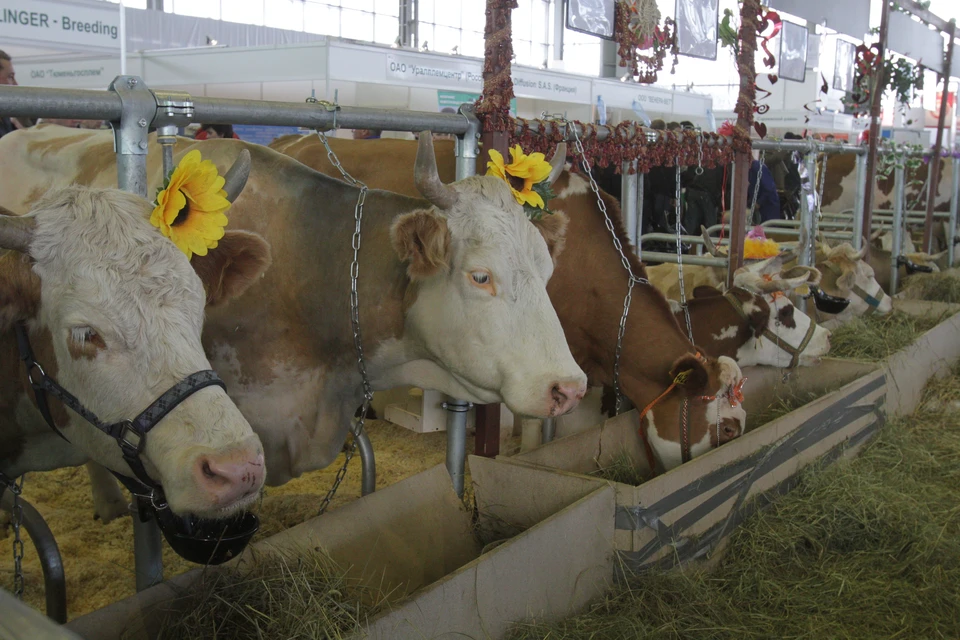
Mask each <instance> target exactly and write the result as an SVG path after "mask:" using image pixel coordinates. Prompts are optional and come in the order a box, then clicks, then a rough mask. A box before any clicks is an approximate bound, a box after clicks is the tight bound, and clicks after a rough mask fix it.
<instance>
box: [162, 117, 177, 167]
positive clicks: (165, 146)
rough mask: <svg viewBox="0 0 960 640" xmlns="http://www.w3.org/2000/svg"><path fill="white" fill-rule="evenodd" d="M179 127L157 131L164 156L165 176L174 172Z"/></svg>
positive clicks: (165, 127) (171, 126)
mask: <svg viewBox="0 0 960 640" xmlns="http://www.w3.org/2000/svg"><path fill="white" fill-rule="evenodd" d="M176 136H177V127H176V126H175V125H167V126H164V127H160V128H159V129H157V142H158V143H159V144H160V152H161V153H162V154H163V175H164V177H166V176H168V175H170V172H171V171H173V147H174V145H175V144H176V142H177V137H176Z"/></svg>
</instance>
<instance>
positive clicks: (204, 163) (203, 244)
mask: <svg viewBox="0 0 960 640" xmlns="http://www.w3.org/2000/svg"><path fill="white" fill-rule="evenodd" d="M224 182H225V181H224V178H223V176H221V175H220V174H219V173H218V172H217V167H216V165H215V164H213V162H212V161H210V160H202V159H201V157H200V152H199V151H197V150H196V149H194V150H193V151H191V152H189V153H187V154H186V155H185V156H183V158H182V159H181V160H180V163H179V164H178V165H177V166H176V168H175V169H174V170H173V171H172V172H171V173H170V175H169V176H167V179H166V182H165V183H164V185H163V187H161V188H160V189H159V190H158V191H157V200H156V207H155V208H154V210H153V212H152V213H151V214H150V223H151V224H153V226H155V227H157V228H158V229H160V233H162V234H163V235H164V236H166V237H167V238H170V239H171V240H172V241H173V243H174V244H175V245H177V248H178V249H180V250H181V251H183V252H184V253H185V254H186V256H187V258H191V257H193V254H197V255H198V256H205V255H207V250H208V249H215V248H216V247H217V244H218V242H219V240H220V238H222V237H223V228H224V227H226V226H227V216H226V215H225V214H226V211H227V209H229V208H230V201H229V200H227V192H226V191H224V190H223V185H224Z"/></svg>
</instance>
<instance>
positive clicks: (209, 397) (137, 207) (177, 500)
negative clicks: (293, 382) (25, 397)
mask: <svg viewBox="0 0 960 640" xmlns="http://www.w3.org/2000/svg"><path fill="white" fill-rule="evenodd" d="M150 211H151V206H150V205H149V203H147V201H146V200H144V199H143V198H139V197H137V196H134V195H131V194H127V193H124V192H121V191H117V190H115V189H112V190H104V189H87V188H83V187H69V188H67V189H63V190H60V191H57V192H53V193H51V194H48V195H47V196H45V197H44V198H43V199H42V200H41V201H40V202H39V203H38V204H37V205H36V207H35V209H34V211H33V214H34V216H35V219H36V221H37V224H36V230H35V232H34V235H33V240H32V243H31V245H30V255H31V257H32V258H33V259H34V265H33V271H34V272H35V273H36V274H37V275H38V276H39V277H40V280H41V301H40V313H39V317H38V318H36V319H35V325H34V326H36V325H39V326H41V327H43V328H45V329H48V330H49V332H50V335H51V338H52V343H53V348H54V353H55V354H56V366H57V381H58V382H59V383H60V384H61V385H62V386H63V387H65V388H66V389H68V390H69V391H70V392H71V393H72V394H73V395H75V396H76V397H77V398H78V399H79V400H80V402H81V403H82V404H83V405H84V406H85V407H86V408H87V409H89V410H90V411H92V412H93V413H95V414H96V415H97V416H98V417H99V418H100V420H101V421H102V422H105V423H107V424H111V423H115V422H119V421H121V420H124V419H131V418H134V417H135V416H137V415H138V414H139V413H140V412H141V411H143V409H144V408H145V407H147V406H149V405H150V404H152V403H153V402H154V401H155V400H156V399H157V398H159V397H160V396H161V395H162V394H163V393H164V392H166V391H167V390H168V389H170V388H171V387H172V386H173V385H174V384H176V383H177V382H179V381H180V380H182V379H183V378H185V377H186V376H188V375H190V374H192V373H194V372H197V371H201V370H205V369H210V368H211V367H210V363H209V362H208V361H207V359H206V357H205V356H204V352H203V348H202V346H201V343H200V332H201V327H202V325H203V318H204V305H205V301H206V296H205V294H204V289H203V283H202V282H201V281H200V278H199V277H198V276H197V274H196V272H195V271H194V270H193V268H192V267H191V266H190V263H189V261H188V260H187V258H186V256H184V255H183V254H182V253H181V252H180V251H179V250H178V249H177V248H176V247H175V245H174V244H173V243H172V242H170V241H169V240H168V239H166V238H164V237H163V236H162V235H161V234H160V233H159V232H158V231H157V230H156V229H155V228H154V227H153V226H152V225H151V224H150V222H149V214H150ZM94 336H95V337H96V340H94ZM84 345H85V346H86V351H84V355H82V356H80V357H76V349H77V348H82V347H84ZM66 433H67V435H68V437H69V438H70V441H71V442H72V443H73V444H74V445H75V446H76V447H77V448H78V449H80V450H82V451H83V452H84V453H85V454H86V455H88V456H89V457H90V458H92V459H93V460H94V461H96V462H98V463H100V464H103V465H104V466H106V467H108V468H111V469H113V470H115V471H118V472H120V473H124V474H130V473H131V471H130V470H129V467H128V466H127V464H126V463H125V462H124V461H123V459H122V457H121V452H120V448H119V447H118V446H117V443H116V441H115V440H114V439H113V438H111V437H109V436H107V435H106V434H103V433H101V432H100V431H98V430H97V429H96V428H95V427H93V426H92V425H90V424H88V423H87V422H86V421H84V420H83V419H81V418H79V417H78V416H76V415H75V414H71V423H70V426H69V427H67V432H66ZM141 459H142V460H143V462H144V465H145V467H146V470H147V472H148V473H149V474H150V476H151V477H152V478H153V479H155V480H157V481H159V482H160V483H161V484H162V485H163V488H164V491H165V493H166V496H167V499H168V502H169V504H170V507H171V509H172V510H173V511H174V512H175V513H193V514H197V515H200V516H213V515H226V513H228V512H230V511H232V510H236V509H238V508H242V507H243V506H245V505H246V504H248V503H249V502H250V501H252V500H254V499H256V493H257V492H258V491H259V489H260V486H261V484H262V478H263V472H262V467H263V459H262V450H261V447H260V442H259V440H258V439H257V438H256V436H255V435H254V434H253V431H252V430H251V428H250V424H249V423H248V422H247V421H246V420H245V419H244V418H243V416H242V415H241V414H240V412H239V410H238V409H237V407H236V405H235V404H234V403H233V402H232V401H231V400H230V399H229V398H228V397H227V395H226V393H225V392H224V391H223V389H221V388H220V387H207V388H205V389H202V390H200V391H198V392H197V393H195V394H194V395H191V396H190V397H188V398H187V399H186V400H184V401H183V402H182V403H181V404H180V405H178V406H177V407H176V408H175V409H173V410H172V411H171V412H170V413H169V414H168V415H167V416H166V417H165V418H163V420H162V421H161V422H160V423H159V424H158V425H157V426H156V427H155V428H154V429H152V430H151V431H150V434H149V437H148V438H147V443H146V448H145V450H144V452H143V454H142V455H141ZM253 467H257V470H256V471H252V472H251V471H250V470H249V469H251V468H253ZM201 468H204V469H207V470H212V471H211V473H213V474H214V475H213V476H210V477H212V478H215V480H216V482H212V481H211V480H210V479H209V478H208V477H206V476H205V475H204V473H202V472H201ZM205 478H206V479H205Z"/></svg>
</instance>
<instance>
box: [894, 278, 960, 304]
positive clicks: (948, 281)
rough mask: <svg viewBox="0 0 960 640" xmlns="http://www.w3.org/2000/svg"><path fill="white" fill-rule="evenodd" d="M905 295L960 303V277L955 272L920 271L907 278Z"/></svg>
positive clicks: (906, 296) (914, 298) (918, 298)
mask: <svg viewBox="0 0 960 640" xmlns="http://www.w3.org/2000/svg"><path fill="white" fill-rule="evenodd" d="M903 297H904V298H907V299H910V300H931V301H933V302H949V303H960V278H958V277H957V276H956V274H954V273H918V274H914V275H912V276H910V277H909V278H907V279H906V283H905V284H904V287H903Z"/></svg>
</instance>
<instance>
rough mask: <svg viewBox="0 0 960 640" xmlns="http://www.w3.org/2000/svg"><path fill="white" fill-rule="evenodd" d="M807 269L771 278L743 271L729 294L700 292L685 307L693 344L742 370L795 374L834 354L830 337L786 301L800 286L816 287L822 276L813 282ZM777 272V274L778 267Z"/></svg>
mask: <svg viewBox="0 0 960 640" xmlns="http://www.w3.org/2000/svg"><path fill="white" fill-rule="evenodd" d="M765 262H766V263H768V264H770V263H771V262H773V260H767V261H765ZM808 269H809V267H795V268H794V270H795V273H787V274H785V275H779V274H776V275H772V276H771V275H770V274H762V273H758V272H757V271H752V270H749V269H741V270H740V271H739V272H738V273H737V274H736V275H735V279H734V286H733V288H731V289H730V290H728V291H726V292H724V291H722V290H720V289H718V288H716V287H710V286H700V287H697V288H696V289H694V291H693V298H692V299H691V300H689V301H688V302H687V311H688V312H689V315H690V327H691V329H692V331H693V339H694V342H695V343H696V344H697V345H699V346H701V347H703V348H704V349H705V351H706V353H707V354H709V355H711V356H714V357H720V356H728V357H731V358H734V359H735V360H736V361H737V364H739V365H740V366H741V367H745V366H757V365H768V366H776V367H780V368H789V369H792V368H794V367H797V366H811V365H814V364H817V363H818V362H820V358H822V357H823V356H825V355H827V353H828V352H829V351H830V332H829V331H828V330H827V329H825V328H823V327H821V326H818V325H817V324H816V323H815V322H814V321H813V320H812V319H811V318H810V317H809V316H808V315H806V314H805V313H803V312H802V311H800V310H799V309H797V308H796V307H795V306H794V304H793V303H792V302H791V301H790V299H789V298H788V297H787V294H789V293H790V292H791V291H794V290H795V289H796V288H798V287H801V286H804V285H808V284H817V282H818V281H819V277H820V275H819V273H816V277H815V279H814V280H811V279H810V276H811V272H813V271H815V270H813V269H809V271H808ZM774 270H775V271H779V266H774ZM764 275H766V276H767V277H764ZM676 304H677V308H675V310H674V315H675V317H676V319H677V322H678V323H679V324H680V326H681V327H685V326H686V315H685V314H684V311H683V309H682V308H679V304H678V303H676Z"/></svg>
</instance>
